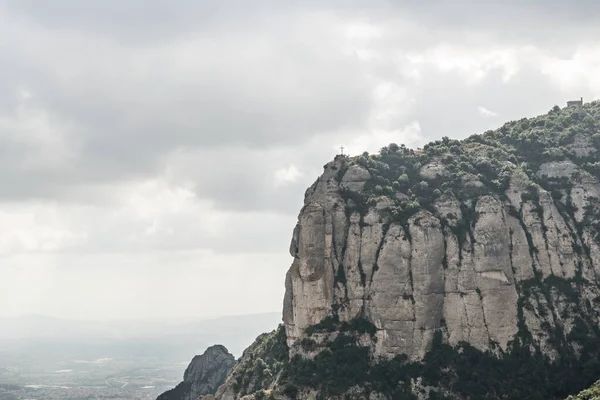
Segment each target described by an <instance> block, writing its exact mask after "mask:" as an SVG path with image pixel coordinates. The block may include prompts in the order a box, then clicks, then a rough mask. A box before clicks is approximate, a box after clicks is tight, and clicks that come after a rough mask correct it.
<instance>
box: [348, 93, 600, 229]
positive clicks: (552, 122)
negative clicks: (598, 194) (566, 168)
mask: <svg viewBox="0 0 600 400" xmlns="http://www.w3.org/2000/svg"><path fill="white" fill-rule="evenodd" d="M599 121H600V102H592V103H588V104H585V105H584V106H583V107H581V108H564V109H560V108H559V107H554V108H553V109H552V110H550V111H549V112H548V113H547V114H544V115H541V116H538V117H535V118H531V119H526V118H523V119H521V120H518V121H511V122H508V123H506V124H504V125H503V126H502V127H501V128H500V129H497V130H494V131H488V132H485V133H484V134H482V135H473V136H471V137H469V138H467V139H465V140H462V141H458V140H453V139H450V138H448V137H444V138H442V139H441V140H438V141H435V142H431V143H429V144H427V145H425V146H424V147H423V149H422V150H413V149H408V148H406V147H405V146H404V145H400V146H398V145H397V144H394V143H392V144H390V145H389V146H385V147H383V148H382V149H381V151H380V152H379V154H373V155H370V154H368V153H366V152H365V153H363V154H362V155H360V156H356V157H347V156H338V157H341V158H342V159H343V161H344V164H343V166H342V168H341V169H340V170H339V171H338V179H341V178H342V177H343V173H344V172H345V171H346V170H347V168H348V167H349V166H350V165H355V164H358V165H361V166H362V167H364V168H366V169H367V170H368V171H369V172H370V173H371V179H370V180H369V181H368V182H367V184H366V185H365V187H364V190H363V191H362V193H356V192H352V191H350V190H344V191H343V192H342V196H344V197H345V198H346V199H347V200H352V201H351V202H348V203H349V206H348V208H347V212H349V213H350V212H353V211H358V212H360V213H361V214H362V215H364V213H365V212H366V211H367V210H368V206H369V205H373V204H375V203H376V201H377V198H378V197H380V196H386V197H388V198H390V199H392V200H394V202H395V207H394V210H393V211H392V217H393V219H394V220H395V221H398V222H401V223H403V224H405V223H406V222H407V220H408V218H410V217H411V216H412V215H414V214H415V213H416V212H418V211H419V210H429V211H431V212H434V210H433V202H434V200H435V199H436V198H438V197H440V196H441V195H442V194H444V193H447V192H451V193H453V194H454V195H455V196H456V197H457V198H458V199H459V200H461V201H462V202H465V201H467V200H470V199H476V198H478V197H480V196H482V195H485V194H490V193H495V194H497V195H499V196H500V197H503V196H504V191H505V190H506V189H507V186H508V182H509V178H510V176H511V174H512V173H513V172H514V171H515V170H516V169H520V170H522V171H524V172H526V173H527V175H528V176H529V177H530V178H531V179H532V180H534V181H537V182H536V183H538V184H540V185H541V186H542V187H544V188H545V189H547V190H549V191H552V190H556V191H555V192H554V194H555V195H562V193H561V192H560V189H564V188H565V181H564V180H561V179H559V180H557V179H551V178H547V177H539V178H536V175H535V172H536V171H538V169H539V167H540V165H541V164H542V163H545V162H550V161H557V160H564V159H565V158H568V159H571V160H572V161H574V162H576V163H577V164H578V165H580V166H581V167H582V168H583V170H584V171H587V172H588V173H589V174H591V175H593V176H596V177H600V162H599V161H598V160H599V155H600V122H599ZM582 149H583V150H582ZM586 149H587V154H586ZM427 165H429V166H431V165H433V166H434V170H433V172H432V176H433V175H435V177H432V178H431V179H424V178H422V177H421V174H420V171H421V168H422V167H423V166H427ZM435 171H437V172H438V173H437V175H436V173H435ZM567 181H568V180H567ZM567 184H568V182H567ZM398 193H402V194H404V196H398ZM528 195H529V196H528V198H527V199H528V200H535V196H536V195H537V193H536V189H535V188H534V187H532V189H531V190H530V191H529V193H528ZM538 199H539V198H538ZM524 200H525V199H524ZM458 229H461V228H458Z"/></svg>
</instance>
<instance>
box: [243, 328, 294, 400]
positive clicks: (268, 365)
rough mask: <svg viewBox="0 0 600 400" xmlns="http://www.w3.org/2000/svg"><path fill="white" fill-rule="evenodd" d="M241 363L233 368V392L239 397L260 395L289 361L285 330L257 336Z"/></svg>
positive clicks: (278, 329) (281, 329)
mask: <svg viewBox="0 0 600 400" xmlns="http://www.w3.org/2000/svg"><path fill="white" fill-rule="evenodd" d="M242 360H243V361H242V363H241V364H238V365H237V366H236V367H235V368H234V375H235V376H236V381H235V382H234V390H235V391H236V393H237V394H238V395H239V396H244V395H247V394H252V393H262V391H263V389H264V388H268V387H269V386H270V385H271V384H272V383H273V382H274V381H275V379H276V378H277V376H278V374H279V373H280V372H281V371H282V370H283V368H284V365H286V363H287V362H288V361H289V359H288V347H287V344H286V336H285V328H284V327H283V325H280V326H279V327H278V328H277V329H276V330H274V331H273V332H271V333H268V334H264V335H261V336H259V338H258V339H257V340H256V342H254V343H253V344H252V345H251V346H250V347H249V348H248V349H247V350H246V351H245V352H244V356H243V357H242Z"/></svg>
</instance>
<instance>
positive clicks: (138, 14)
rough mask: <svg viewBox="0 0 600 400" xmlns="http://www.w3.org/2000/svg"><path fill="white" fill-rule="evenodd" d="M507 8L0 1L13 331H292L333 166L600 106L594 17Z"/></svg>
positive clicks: (3, 311)
mask: <svg viewBox="0 0 600 400" xmlns="http://www.w3.org/2000/svg"><path fill="white" fill-rule="evenodd" d="M482 3H485V4H482ZM494 3H495V4H492V2H480V1H475V0H469V1H463V2H459V3H456V2H447V1H442V0H435V1H431V0H430V1H416V0H415V1H403V2H402V1H401V2H388V1H369V2H367V1H341V0H340V1H312V0H310V1H305V2H292V1H281V0H279V1H267V0H260V1H242V0H233V1H216V0H215V1H213V0H204V1H192V0H179V1H176V2H173V1H167V0H143V1H142V0H126V1H117V0H103V1H96V0H90V1H85V2H84V1H80V0H53V1H37V0H0V182H1V184H0V261H1V262H0V316H11V315H18V314H23V313H39V314H48V315H52V316H58V317H69V318H94V319H104V318H115V317H118V318H151V317H157V318H158V317H161V318H162V317H178V318H179V317H189V318H201V317H206V316H214V315H222V314H240V313H252V312H257V313H258V312H264V311H276V310H280V309H281V301H282V297H283V283H284V275H285V272H286V270H287V268H288V267H289V264H290V262H291V257H290V256H289V254H287V249H288V244H289V239H290V237H291V233H292V229H293V227H294V224H295V220H296V216H297V213H298V211H299V210H300V207H301V206H302V202H303V195H304V191H305V189H306V187H308V186H309V185H310V184H311V183H312V182H313V181H314V180H315V179H316V177H317V176H318V175H319V174H320V172H321V171H322V166H323V165H324V164H325V163H326V162H327V161H329V160H330V159H331V158H332V157H333V156H334V155H335V154H336V153H337V152H338V149H339V146H341V145H344V146H345V147H347V148H348V149H349V151H350V152H351V153H353V154H359V153H361V152H363V151H365V150H367V151H370V152H376V151H377V150H378V149H379V148H380V147H381V146H383V145H386V144H389V143H390V142H396V143H404V144H406V145H408V146H422V145H423V144H424V143H426V142H427V141H429V140H434V139H438V138H440V137H442V136H450V137H453V138H464V137H466V136H469V135H471V134H473V133H477V132H482V131H485V130H487V129H490V128H494V127H497V126H499V125H500V124H501V123H503V122H504V121H507V120H512V119H518V118H522V117H525V116H533V115H537V114H539V113H543V112H546V111H548V110H549V109H550V108H551V107H552V106H553V105H555V104H560V105H562V104H564V103H565V102H566V101H567V100H570V99H577V98H579V97H581V96H583V97H584V99H586V100H591V99H596V98H598V97H599V96H600V44H598V43H600V40H598V39H600V25H598V24H597V21H598V17H600V4H599V3H598V2H596V1H591V0H590V1H586V0H579V1H571V2H565V1H554V0H552V1H533V0H532V1H529V2H527V3H526V4H523V3H525V2H522V1H517V0H511V1H498V2H494Z"/></svg>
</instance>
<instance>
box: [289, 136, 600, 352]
mask: <svg viewBox="0 0 600 400" xmlns="http://www.w3.org/2000/svg"><path fill="white" fill-rule="evenodd" d="M580 147H583V145H582V146H580ZM484 161H485V160H484ZM343 162H344V161H343V158H337V159H336V160H334V161H332V162H331V163H329V164H327V165H326V166H325V171H324V173H323V175H322V176H321V177H319V178H318V179H317V181H316V182H315V184H314V185H313V186H312V187H311V188H310V189H309V190H308V191H307V192H306V197H305V203H304V207H303V208H302V210H301V212H300V215H299V217H298V224H297V226H296V229H295V230H294V234H293V239H292V244H291V246H290V248H291V254H292V256H293V257H294V260H293V263H292V266H291V268H290V270H289V271H288V274H287V277H286V284H285V286H286V294H285V300H284V312H283V316H284V323H285V328H286V333H287V344H288V346H289V347H290V355H291V356H293V355H294V354H298V353H300V354H302V352H301V351H299V350H298V347H299V346H298V344H299V343H300V342H301V341H302V340H303V339H305V338H308V335H307V333H306V330H307V328H309V327H310V326H312V325H315V324H317V323H319V322H321V321H322V320H323V319H324V318H326V317H335V318H337V319H338V320H339V321H340V322H341V323H343V322H350V321H352V320H354V319H356V318H357V317H363V318H366V319H367V320H369V322H371V323H372V324H373V325H374V326H375V327H376V329H377V332H376V333H375V337H376V340H373V343H372V344H371V346H372V350H373V354H374V355H376V356H384V357H387V358H392V357H394V356H396V355H399V354H405V355H407V356H408V357H409V359H411V360H415V361H418V360H421V359H423V357H424V356H425V354H426V352H427V350H428V349H429V348H430V345H431V343H432V339H433V336H434V334H435V333H436V332H440V333H441V334H442V337H443V340H444V341H445V342H447V343H449V344H451V345H456V344H458V343H459V342H467V343H469V344H471V345H472V346H474V347H476V348H479V349H481V350H491V351H494V352H498V351H506V350H507V349H508V347H509V345H510V343H511V341H513V340H514V339H515V337H516V335H517V334H518V332H519V329H520V327H521V328H522V329H523V328H524V329H526V330H527V331H528V332H529V333H531V336H532V339H533V343H534V344H535V346H536V347H538V348H541V349H544V351H546V352H547V354H549V355H550V356H551V357H554V356H555V355H556V350H557V349H556V348H555V347H554V344H553V343H552V339H551V338H550V337H549V335H548V332H550V331H553V330H554V329H559V330H561V331H565V332H569V330H570V329H571V327H573V326H574V325H575V324H576V322H577V321H576V319H578V318H580V317H579V316H578V315H577V314H574V313H572V312H571V311H572V310H573V309H574V307H575V306H574V304H573V303H572V302H571V303H570V302H569V301H565V298H564V295H563V294H561V293H559V291H552V290H551V291H550V292H548V293H541V292H539V291H536V289H528V288H529V286H530V285H531V283H532V282H533V281H536V280H541V281H544V280H546V281H547V282H554V281H552V279H555V278H556V279H562V280H564V281H565V282H570V281H569V280H571V281H572V280H573V279H575V277H576V276H580V275H581V276H583V277H585V278H586V281H584V282H588V283H589V285H587V284H586V285H584V286H582V288H581V290H583V291H584V292H583V293H582V298H584V299H585V298H587V299H598V298H600V297H599V294H600V293H598V292H599V289H598V276H600V261H599V260H600V246H598V244H597V243H596V241H595V240H594V239H593V235H591V233H589V232H588V231H587V230H586V229H581V228H579V230H578V228H577V226H580V225H581V223H582V222H583V221H584V219H585V215H584V210H586V209H587V208H589V206H590V204H591V203H590V199H593V198H600V185H599V184H598V182H597V181H595V180H594V179H593V178H590V177H586V176H585V174H581V173H580V174H579V175H580V176H583V178H581V179H579V181H578V183H576V184H575V185H574V186H573V187H572V189H570V190H569V191H568V193H566V192H565V193H564V194H563V198H562V200H560V199H558V198H557V197H556V193H552V194H551V193H550V192H548V191H546V190H544V189H543V188H541V187H539V186H537V185H536V184H534V183H533V182H532V180H531V179H530V177H528V175H527V174H525V173H524V172H522V171H520V170H519V169H518V168H514V172H513V173H512V176H511V177H510V180H509V184H508V189H506V191H505V192H504V193H496V194H489V193H488V194H484V195H481V196H477V197H475V198H474V199H473V200H469V202H467V203H464V202H463V203H461V202H460V201H459V200H458V199H457V198H455V197H454V196H453V195H452V194H451V193H447V194H443V195H441V196H439V197H438V198H437V199H436V200H435V201H434V203H433V210H435V211H434V212H433V211H426V210H421V211H418V212H417V213H415V214H413V215H412V216H411V217H410V218H409V219H408V220H406V221H405V222H403V223H400V222H398V221H397V220H395V219H394V218H393V216H392V214H393V210H394V201H392V200H391V199H393V198H394V196H393V195H392V196H390V197H386V196H381V197H379V198H376V199H375V200H373V201H371V202H370V203H368V206H367V207H366V208H365V209H358V208H359V207H357V205H356V204H355V203H354V200H353V197H352V196H353V195H352V194H350V195H348V193H349V192H354V193H357V194H360V193H362V191H363V190H364V187H365V182H367V181H368V179H369V178H370V174H369V172H368V171H367V170H366V169H364V168H363V167H361V166H357V165H353V166H351V167H349V168H348V169H347V170H346V171H345V172H344V173H343V174H341V173H340V171H341V170H343ZM578 171H579V170H578V167H577V165H576V164H574V163H572V162H571V161H569V160H565V161H559V162H553V163H546V164H542V165H541V166H540V168H539V171H536V175H537V176H546V177H550V178H560V177H565V176H566V177H571V176H572V175H573V174H576V173H578ZM443 173H444V170H443V168H442V166H440V165H438V164H436V163H433V164H430V165H426V166H425V167H423V168H422V169H421V171H420V177H421V178H426V179H434V178H436V177H439V176H440V175H442V174H443ZM464 179H467V180H468V181H469V182H470V183H469V185H466V187H474V188H478V187H481V183H480V182H479V180H478V178H476V177H475V176H466V177H465V178H463V180H464ZM532 190H533V191H535V193H536V197H535V199H532V198H530V197H531V196H530V193H533V192H532ZM567 198H568V199H569V200H568V201H569V202H570V203H569V204H573V206H574V207H573V209H574V210H575V212H574V214H573V216H572V217H570V216H569V214H567V213H565V212H564V208H565V206H566V201H567V200H566V199H567ZM396 199H399V198H397V197H396ZM401 199H402V200H404V199H405V197H403V198H401ZM586 207H587V208H586ZM465 213H467V214H469V215H466V214H465ZM581 248H586V249H588V252H587V253H586V252H582V251H581ZM589 304H591V305H590V306H589V307H590V308H589V309H586V310H585V311H581V310H579V311H578V312H579V313H580V314H581V313H582V312H585V313H589V314H590V315H591V316H595V315H598V314H599V313H600V306H599V305H598V302H597V301H596V302H595V303H594V302H593V301H592V300H590V302H589Z"/></svg>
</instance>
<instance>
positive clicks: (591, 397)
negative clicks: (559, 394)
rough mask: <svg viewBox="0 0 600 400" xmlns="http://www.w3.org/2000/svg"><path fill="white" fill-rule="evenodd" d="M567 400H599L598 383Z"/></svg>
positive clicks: (599, 388)
mask: <svg viewBox="0 0 600 400" xmlns="http://www.w3.org/2000/svg"><path fill="white" fill-rule="evenodd" d="M567 400H600V381H598V382H596V383H595V384H594V386H592V387H591V388H589V389H586V390H584V391H582V392H581V393H579V394H578V395H577V396H569V397H567Z"/></svg>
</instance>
